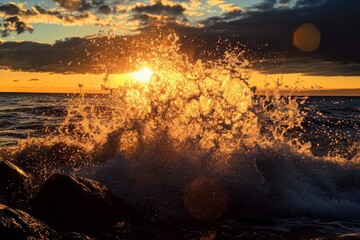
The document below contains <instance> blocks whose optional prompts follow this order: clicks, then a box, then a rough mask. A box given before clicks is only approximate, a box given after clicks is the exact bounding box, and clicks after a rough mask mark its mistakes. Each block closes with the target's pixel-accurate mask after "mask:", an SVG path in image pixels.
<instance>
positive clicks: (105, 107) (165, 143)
mask: <svg viewBox="0 0 360 240" xmlns="http://www.w3.org/2000/svg"><path fill="white" fill-rule="evenodd" d="M146 44H147V45H146V47H145V46H144V43H142V42H139V43H136V44H134V45H133V46H132V48H133V51H134V53H136V54H134V55H135V57H129V58H130V60H131V59H132V62H133V64H134V66H133V68H134V69H138V70H140V69H141V68H143V67H147V68H149V69H151V71H152V74H148V75H149V76H148V77H149V78H150V79H149V80H148V81H138V80H136V79H127V80H126V81H124V82H122V83H121V84H120V83H119V88H117V89H115V90H114V91H112V92H113V94H111V95H104V96H93V97H88V98H87V97H84V96H82V97H76V98H73V99H72V100H71V101H70V102H71V104H69V106H68V114H67V116H66V118H65V120H64V121H63V122H62V124H61V125H60V126H59V128H58V129H57V130H56V131H55V132H51V133H49V134H48V135H47V136H46V137H44V138H42V139H28V140H27V141H26V142H24V143H22V144H20V145H19V146H20V147H19V148H20V150H17V153H16V154H17V156H16V157H15V158H17V159H24V155H26V156H27V158H29V156H31V157H30V158H31V161H33V162H36V161H38V162H39V158H40V159H41V156H45V157H43V159H49V151H50V152H52V154H50V156H52V157H54V156H58V155H60V156H64V155H65V156H64V157H63V158H66V157H67V158H70V159H71V162H72V163H71V164H70V170H74V169H77V170H78V169H79V168H82V170H81V171H80V172H78V173H77V174H79V175H81V176H87V177H91V178H93V179H96V180H98V181H100V182H102V183H105V184H107V185H108V186H110V188H111V189H112V190H113V191H114V192H115V193H116V194H118V195H119V196H121V197H122V198H123V199H124V200H125V201H127V202H128V203H129V204H132V205H135V206H146V208H147V209H148V210H149V209H151V211H153V212H154V215H156V217H158V218H166V219H168V218H169V217H170V216H171V217H179V216H183V215H186V214H187V213H186V211H185V212H183V211H181V210H179V209H183V208H181V207H179V206H183V205H185V208H186V210H187V212H188V213H190V214H192V215H193V216H194V217H197V218H202V219H214V218H218V217H219V216H221V215H223V214H226V211H230V212H231V211H232V212H236V213H237V214H236V216H237V217H249V216H251V217H258V216H289V215H290V216H314V217H331V218H351V219H353V218H358V217H359V216H360V191H358V190H356V187H357V186H355V185H354V182H352V183H350V182H349V176H353V177H356V178H359V177H358V175H359V174H357V173H359V171H360V170H359V167H360V165H359V163H358V161H356V160H354V161H347V162H345V161H344V160H341V158H339V159H335V160H334V158H331V159H330V158H328V159H327V158H320V157H317V158H316V157H314V156H312V154H311V151H310V148H311V144H310V143H307V142H304V141H301V140H300V139H301V134H300V133H301V130H303V120H304V118H305V117H306V116H305V115H304V113H302V112H301V111H300V108H299V105H301V104H304V102H305V101H306V98H296V97H291V96H281V95H280V94H279V92H278V90H275V91H274V92H273V93H272V94H268V95H267V96H265V97H255V96H254V89H251V88H250V87H249V85H248V82H247V80H248V79H249V77H250V75H251V72H250V70H249V65H250V64H249V62H248V61H246V60H245V59H244V58H243V52H242V51H240V50H239V49H236V48H235V49H232V50H228V51H226V52H225V53H224V54H223V56H222V57H221V58H219V59H215V60H197V61H194V60H193V59H190V58H189V57H188V55H186V54H182V53H180V44H179V42H178V37H177V35H176V34H170V35H167V36H165V37H164V36H160V37H158V38H156V39H154V40H153V41H149V43H146ZM144 49H147V51H144ZM59 143H61V144H65V147H64V146H62V145H60V146H59ZM54 145H55V146H56V147H55V149H54ZM35 146H36V147H35ZM39 146H41V147H39ZM69 146H72V148H71V147H69ZM64 148H65V150H58V149H64ZM69 156H72V157H69ZM55 158H56V157H55ZM63 158H61V159H63ZM28 161H29V160H28ZM43 162H45V163H46V164H45V165H41V164H37V166H38V167H37V168H36V169H37V170H39V169H40V170H41V171H45V172H46V174H44V176H48V175H49V174H50V173H51V172H53V171H59V164H55V165H56V167H55V168H54V167H51V166H54V163H53V162H51V161H50V163H49V160H43ZM39 165H40V167H39ZM42 166H47V169H43V167H42ZM68 168H69V166H68V165H67V168H61V169H62V170H63V171H65V170H66V171H68V170H69V169H68ZM49 169H51V171H49ZM64 169H65V170H64ZM355 175H356V176H355ZM347 184H349V185H347ZM194 189H195V190H194ZM196 189H197V190H196ZM199 189H201V191H200V190H199ZM193 191H197V192H199V191H200V192H202V193H203V195H202V196H200V197H198V196H197V195H196V194H195V195H194V193H193ZM184 193H185V195H184ZM204 196H205V197H204ZM209 198H210V199H211V198H213V199H214V201H210V203H209V205H208V207H205V209H204V208H201V209H199V206H203V204H200V205H199V204H198V203H199V201H200V202H201V201H202V199H209ZM224 201H225V203H224ZM209 208H210V209H214V208H217V209H222V211H221V212H216V213H215V214H209ZM340 209H341V210H340Z"/></svg>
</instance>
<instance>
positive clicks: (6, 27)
mask: <svg viewBox="0 0 360 240" xmlns="http://www.w3.org/2000/svg"><path fill="white" fill-rule="evenodd" d="M13 31H15V32H17V33H18V34H20V33H23V32H25V31H29V32H32V31H33V28H32V26H31V25H29V24H27V23H26V22H24V21H22V20H21V19H20V18H19V17H17V16H13V17H8V18H5V19H4V21H3V22H2V23H0V33H1V35H2V36H3V37H6V36H8V35H9V34H10V32H13Z"/></svg>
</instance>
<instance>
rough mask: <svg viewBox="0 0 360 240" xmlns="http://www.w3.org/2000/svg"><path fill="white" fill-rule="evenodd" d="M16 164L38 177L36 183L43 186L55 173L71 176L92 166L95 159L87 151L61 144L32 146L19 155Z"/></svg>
mask: <svg viewBox="0 0 360 240" xmlns="http://www.w3.org/2000/svg"><path fill="white" fill-rule="evenodd" d="M16 164H17V165H18V166H21V167H22V168H23V169H25V170H26V171H27V172H30V173H32V174H33V175H36V179H35V180H36V183H37V184H38V185H41V184H42V183H43V182H44V181H45V180H46V179H47V178H48V177H49V176H51V174H53V173H63V174H71V173H75V172H77V171H78V170H79V169H80V168H81V167H84V166H91V165H92V164H93V159H92V157H91V155H89V154H88V153H87V152H86V151H85V149H83V148H81V147H79V146H75V145H69V144H66V143H63V142H60V143H56V144H54V145H52V146H41V147H36V146H33V145H30V146H28V147H26V148H24V149H23V150H22V151H21V152H19V153H18V154H17V156H16Z"/></svg>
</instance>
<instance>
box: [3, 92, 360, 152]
mask: <svg viewBox="0 0 360 240" xmlns="http://www.w3.org/2000/svg"><path fill="white" fill-rule="evenodd" d="M73 97H74V95H68V94H33V93H31V94H28V93H0V146H4V145H13V144H16V143H17V140H19V139H25V138H27V137H29V136H31V137H35V136H38V137H41V136H42V135H44V134H46V131H47V130H53V129H55V128H56V127H57V126H58V125H59V124H60V123H61V122H62V121H64V119H65V117H66V115H67V106H68V104H69V101H71V99H72V98H73ZM87 97H88V98H91V95H88V96H87ZM97 100H98V98H97ZM103 101H104V102H106V97H104V99H103ZM96 104H98V105H100V104H101V103H99V102H97V103H96ZM300 109H301V111H302V112H304V113H305V115H306V118H305V120H304V121H303V124H302V125H303V126H304V129H303V130H302V131H301V132H302V133H303V134H302V139H304V140H306V141H310V142H311V143H313V144H312V151H313V154H314V155H316V156H321V155H324V154H327V153H328V152H329V151H330V150H331V152H332V153H334V150H336V152H338V153H339V154H341V155H342V156H344V157H347V158H351V157H353V155H354V154H355V153H354V152H352V151H351V149H350V147H351V146H352V145H353V144H354V143H356V142H359V141H360V134H359V131H360V97H309V99H308V100H307V101H306V103H305V104H304V105H300Z"/></svg>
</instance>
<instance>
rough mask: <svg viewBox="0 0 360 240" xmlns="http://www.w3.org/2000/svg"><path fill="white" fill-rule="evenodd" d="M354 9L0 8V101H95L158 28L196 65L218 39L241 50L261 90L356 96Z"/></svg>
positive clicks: (318, 0)
mask: <svg viewBox="0 0 360 240" xmlns="http://www.w3.org/2000/svg"><path fill="white" fill-rule="evenodd" d="M358 9H360V1H358V0H42V1H35V0H27V1H26V0H12V1H4V0H2V1H1V2H0V92H8V91H10V92H74V91H77V90H78V86H79V84H81V85H82V86H84V88H85V89H86V90H87V91H88V92H97V91H98V90H99V89H100V85H101V84H102V80H103V78H104V74H105V70H104V69H106V72H107V73H109V74H110V75H109V83H108V84H109V85H110V86H111V87H115V86H117V84H118V82H119V81H120V80H119V79H121V78H122V77H123V76H125V75H124V74H126V73H127V72H130V71H135V69H130V68H129V67H128V66H129V62H128V61H129V58H127V57H125V56H124V55H125V54H127V55H131V54H132V51H131V50H130V49H132V46H131V45H132V43H133V40H134V39H145V38H148V33H149V32H151V30H152V29H154V28H155V29H171V30H172V31H174V32H176V33H177V34H178V36H179V37H180V40H179V41H180V43H181V45H182V50H183V51H184V52H191V51H192V52H195V54H193V55H192V57H193V58H205V59H206V58H209V57H208V55H206V54H204V53H205V52H211V51H212V50H213V49H214V47H215V46H216V44H218V39H226V40H227V44H231V45H232V46H237V45H238V46H239V48H244V49H245V52H246V53H245V57H246V59H248V60H249V61H250V62H251V68H252V70H251V71H252V74H251V80H250V83H251V84H252V85H254V86H257V87H258V88H259V89H261V88H262V87H263V86H264V85H265V84H264V82H267V81H269V80H270V82H274V81H272V80H273V79H281V80H282V81H283V83H284V84H283V86H288V85H290V86H292V85H294V84H295V82H297V81H300V82H301V84H302V86H301V88H302V89H305V90H334V89H337V91H338V94H342V93H344V94H345V92H346V91H345V90H344V89H352V90H351V91H350V92H351V94H353V95H360V91H358V90H359V89H360V26H359V22H360V15H359V14H358ZM109 34H111V36H112V38H111V40H108V41H106V40H104V39H106V37H107V36H108V35H109ZM124 39H125V40H126V39H130V40H128V41H125V40H124ZM189 39H195V41H194V40H192V41H189ZM194 42H195V43H194ZM104 45H106V47H104ZM194 45H195V46H194ZM115 50H116V51H115ZM217 51H218V54H221V53H222V52H224V51H225V49H221V48H220V49H218V50H217ZM114 52H116V54H117V55H115V53H114ZM335 92H336V91H335ZM331 93H332V94H334V91H331ZM348 93H349V91H347V93H346V94H348ZM346 94H345V95H346Z"/></svg>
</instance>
